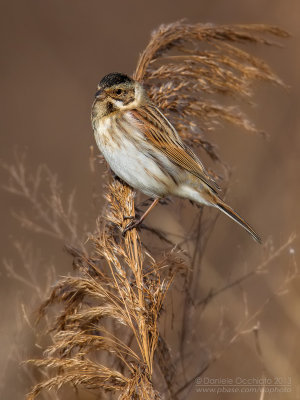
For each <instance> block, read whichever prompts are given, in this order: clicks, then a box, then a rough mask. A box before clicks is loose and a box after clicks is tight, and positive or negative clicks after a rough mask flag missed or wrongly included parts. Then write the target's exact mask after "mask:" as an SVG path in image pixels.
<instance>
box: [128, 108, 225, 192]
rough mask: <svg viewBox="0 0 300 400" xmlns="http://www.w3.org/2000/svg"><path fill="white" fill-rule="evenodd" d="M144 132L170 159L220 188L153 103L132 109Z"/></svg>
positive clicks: (215, 188) (212, 185) (211, 185)
mask: <svg viewBox="0 0 300 400" xmlns="http://www.w3.org/2000/svg"><path fill="white" fill-rule="evenodd" d="M131 114H132V115H133V116H134V117H135V119H136V121H137V123H138V124H139V129H140V130H141V131H142V132H143V133H144V135H145V137H146V139H147V141H149V142H150V143H151V144H152V145H153V146H155V148H156V149H158V150H159V151H161V152H162V153H164V154H165V155H166V156H167V157H168V158H169V159H170V161H172V162H173V163H174V164H176V165H178V166H180V167H181V168H183V169H185V170H186V171H189V172H190V173H191V174H193V175H195V176H196V177H197V178H199V179H200V180H201V181H202V182H204V183H205V184H206V185H208V186H209V187H210V188H211V189H212V190H213V191H214V192H216V190H219V186H218V185H217V183H216V182H215V181H214V180H213V179H212V178H211V177H210V176H209V175H208V174H207V172H206V171H205V168H204V167H203V165H202V163H201V161H200V160H199V159H198V157H197V156H196V155H195V154H194V152H193V151H192V150H191V149H190V148H189V147H187V146H186V145H185V144H184V143H183V141H182V140H181V138H180V136H179V135H178V133H177V132H176V130H175V128H174V127H173V126H172V124H171V123H170V122H169V121H168V120H167V118H166V117H165V116H164V115H163V114H162V113H161V112H160V111H159V109H158V108H157V107H155V106H153V105H147V106H144V107H139V108H137V109H135V110H132V111H131Z"/></svg>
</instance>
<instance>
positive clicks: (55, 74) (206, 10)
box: [0, 0, 300, 399]
mask: <svg viewBox="0 0 300 400" xmlns="http://www.w3.org/2000/svg"><path fill="white" fill-rule="evenodd" d="M0 5H1V14H0V19H1V23H0V29H1V36H0V42H1V54H2V57H1V64H0V68H1V75H0V79H1V119H0V124H1V147H0V157H1V159H2V160H4V161H6V162H12V161H13V154H14V151H16V150H18V151H19V152H23V150H24V149H26V151H27V161H28V165H29V166H30V167H31V168H33V169H34V168H35V167H36V166H38V165H39V164H42V163H44V164H47V165H48V166H49V167H50V168H51V170H52V171H54V172H55V173H57V175H58V177H59V180H60V181H61V182H63V187H64V190H65V191H66V192H68V191H70V190H72V189H73V188H76V204H77V209H78V210H79V212H80V217H81V219H82V221H84V220H85V219H87V218H88V215H87V212H88V207H87V204H88V205H89V203H90V202H91V194H92V191H93V185H94V182H93V180H92V177H91V174H90V171H89V163H88V159H89V148H90V145H94V139H93V134H92V130H91V126H90V108H91V103H92V100H93V95H94V92H95V88H96V85H97V82H98V81H99V80H100V79H101V77H102V76H103V75H105V74H106V73H108V72H112V71H120V72H125V73H129V74H130V73H131V72H132V71H133V70H134V68H135V64H136V61H137V57H138V54H139V52H140V51H141V50H142V49H143V48H144V46H145V45H146V44H147V41H148V39H149V36H150V32H151V31H152V30H153V29H154V28H156V27H157V26H158V25H160V24H161V23H168V22H172V21H175V20H178V19H182V18H187V19H188V21H190V22H215V23H269V24H274V25H278V26H280V27H282V28H283V29H286V30H288V31H289V32H290V33H291V34H292V37H291V38H290V39H288V40H286V41H285V43H284V47H283V48H272V49H271V48H262V47H260V48H258V47H257V48H255V47H254V48H249V50H250V52H252V53H253V54H256V55H258V56H261V57H263V58H264V59H265V60H266V61H267V62H268V63H269V64H270V65H271V67H272V68H273V70H274V71H275V72H277V74H278V75H279V76H280V77H281V78H282V79H283V81H284V82H285V83H287V84H288V85H289V86H290V89H289V90H287V91H286V90H284V89H281V88H277V87H270V86H268V85H263V86H262V87H261V88H258V90H257V96H256V98H255V100H256V104H257V105H256V107H254V108H253V109H252V110H251V116H252V118H253V120H254V122H255V123H256V124H257V125H258V126H259V127H260V128H261V129H262V130H264V131H267V132H268V133H269V134H270V139H269V140H267V141H265V140H263V139H262V138H261V137H259V136H252V135H250V134H245V133H244V132H240V131H239V130H237V129H234V130H232V129H223V130H221V131H220V133H216V134H215V137H214V139H215V141H216V142H217V144H218V146H219V150H220V153H221V155H222V157H223V159H224V160H225V161H226V162H228V163H229V164H230V165H231V166H232V167H233V173H232V180H231V186H230V192H229V195H228V198H229V199H230V203H231V204H232V205H233V206H234V207H235V208H236V209H237V210H239V211H240V212H241V214H242V215H244V216H246V217H247V218H248V219H249V221H250V222H251V223H252V224H253V225H254V226H255V227H256V229H257V231H258V232H260V233H261V234H262V236H263V237H264V238H265V239H268V238H270V237H272V238H273V242H274V246H275V247H277V246H280V245H281V244H282V243H283V242H285V241H286V240H287V238H288V237H289V235H290V234H291V233H292V232H297V231H298V230H299V227H300V223H299V217H300V212H299V194H300V191H299V189H300V186H299V172H300V166H299V153H300V138H299V133H300V132H299V127H300V120H299V95H300V74H299V67H300V63H299V58H300V50H299V48H300V47H299V39H300V24H299V15H300V14H299V13H300V2H299V0H289V1H286V0H273V1H270V0H242V1H241V0H227V1H224V0H211V1H209V2H208V1H204V0H185V1H179V0H173V1H156V0H152V1H150V2H142V1H117V2H104V1H100V0H87V1H83V0H81V1H79V0H43V1H37V0H35V1H34V0H27V1H22V0H14V1H8V0H7V1H3V0H2V1H0ZM233 143H234V144H233ZM99 168H100V167H99ZM1 181H2V182H6V174H5V172H4V171H2V170H1ZM100 185H101V183H100V182H99V186H100ZM0 199H1V208H0V210H1V227H2V229H1V233H0V234H1V240H0V243H1V254H2V257H3V258H6V259H12V260H15V265H16V268H22V263H21V262H20V261H19V260H18V259H17V258H16V257H15V251H14V248H13V246H12V242H13V241H15V240H19V239H20V240H21V239H22V238H23V239H24V238H25V237H26V236H27V233H26V232H25V231H22V230H21V229H20V228H19V225H18V223H17V222H15V220H14V219H13V217H12V213H11V212H12V211H13V210H19V209H20V208H21V209H22V208H23V207H25V208H26V206H25V205H23V203H22V200H21V199H18V198H16V197H14V196H12V195H10V194H7V193H6V192H4V191H2V193H1V197H0ZM164 211H165V209H164ZM158 215H159V210H158V211H156V212H155V214H154V217H153V218H154V220H155V218H157V216H158ZM166 218H168V219H169V218H172V214H171V213H170V214H169V213H168V215H167V216H166ZM30 238H31V240H32V241H33V243H34V244H35V246H36V247H37V248H40V249H41V251H42V256H43V257H44V258H46V259H47V262H49V263H53V264H55V265H56V266H57V270H58V271H59V273H60V274H66V273H68V271H70V270H71V265H70V262H69V260H68V262H65V261H66V260H67V259H66V256H65V255H64V253H63V251H62V245H61V243H55V242H54V241H53V243H52V242H51V241H50V240H49V243H48V239H46V240H45V238H40V237H39V236H38V235H30ZM298 243H299V242H298V240H297V239H296V241H295V243H294V244H293V248H294V250H295V252H296V253H295V254H296V256H297V245H298ZM48 244H49V246H48ZM47 246H48V247H47ZM43 249H48V253H47V252H44V250H43ZM216 249H217V250H216ZM55 250H57V251H58V255H57V256H55V255H54V254H55ZM286 253H288V250H286ZM262 256H263V254H262V250H261V249H258V247H257V246H256V245H255V244H254V243H252V242H251V241H250V240H249V238H248V236H247V235H244V234H243V233H241V230H240V228H238V227H236V226H234V224H232V223H231V222H230V221H228V220H227V219H226V218H225V217H224V218H223V217H222V218H220V220H219V221H218V224H217V227H216V229H215V232H214V236H213V241H211V242H210V245H209V249H208V253H207V255H206V257H207V264H208V265H211V268H212V270H213V271H214V273H215V274H216V275H218V276H219V279H220V276H224V277H225V276H228V275H229V274H230V273H231V272H230V271H231V268H232V267H233V266H235V267H236V268H239V267H241V268H242V267H243V266H244V264H243V263H244V262H245V260H247V262H248V264H249V266H250V267H251V265H252V262H253V263H254V262H257V260H259V259H260V258H261V257H262ZM224 260H228V261H224ZM277 263H278V264H280V265H278V267H282V269H284V268H285V263H286V264H287V263H288V256H286V257H281V258H280V259H279V260H277ZM40 267H41V268H40V271H39V273H40V274H41V276H42V275H43V274H44V271H43V264H42V263H41V266H40ZM1 271H2V273H1V294H0V300H1V302H0V309H1V315H2V322H1V327H0V338H1V347H0V371H2V374H3V375H2V378H1V385H2V390H3V394H2V395H1V399H21V398H23V395H24V393H25V392H26V390H28V380H26V378H24V376H23V375H22V374H23V372H22V371H21V370H19V369H18V368H17V365H16V363H15V364H14V363H13V361H11V360H12V359H13V358H14V355H13V354H11V353H12V352H13V351H14V341H15V340H16V339H15V338H16V336H15V335H16V329H17V326H16V318H17V316H16V309H17V305H18V304H19V303H20V301H28V302H30V290H28V288H26V286H24V285H22V283H20V282H16V281H15V280H13V279H10V278H9V277H7V276H6V273H5V271H4V269H3V268H2V267H1ZM280 276H281V275H279V277H278V279H280ZM261 279H265V281H264V284H259V283H258V285H257V286H255V285H254V286H253V287H252V289H251V290H252V292H250V293H252V294H253V297H256V298H257V297H259V296H260V295H261V292H260V291H262V292H265V291H267V292H268V291H269V292H270V293H271V292H272V287H271V286H272V285H271V284H270V285H269V284H268V278H261ZM203 284H204V285H205V283H203ZM297 287H298V289H299V282H297V281H294V282H293V283H292V284H291V285H290V287H289V293H288V294H286V295H285V296H284V297H279V298H276V299H274V300H273V302H271V304H270V305H268V307H267V309H266V310H265V312H264V318H263V319H262V320H261V321H260V322H261V324H262V326H261V329H262V341H263V349H264V351H263V354H264V357H265V359H264V362H265V364H267V365H268V367H269V366H271V370H269V373H271V374H273V375H275V376H284V377H288V376H291V377H292V382H293V391H292V393H290V394H281V395H276V396H277V397H275V395H274V397H272V398H276V399H277V398H278V399H279V398H282V399H296V398H297V399H300V391H299V386H298V385H299V370H300V359H299V339H300V337H299V327H300V318H299V300H300V296H299V292H298V291H297ZM231 301H232V299H231ZM36 306H38V304H36ZM225 307H226V305H225ZM228 307H229V309H227V312H232V308H231V306H230V303H228ZM17 340H18V341H20V340H21V341H24V345H22V346H21V347H22V351H23V353H22V354H21V358H22V357H24V358H25V359H26V358H27V357H28V353H30V346H32V344H31V343H30V344H29V342H30V341H29V340H28V338H27V335H26V334H25V333H24V336H21V337H20V336H18V337H17ZM250 342H251V341H250ZM242 352H243V353H242ZM253 353H254V346H253V343H252V344H249V343H248V344H242V345H241V346H240V347H235V350H233V353H232V354H233V355H231V357H230V358H228V357H227V358H226V357H224V361H222V360H221V361H220V363H219V364H218V369H217V370H214V369H212V372H211V376H213V377H226V376H229V375H230V376H234V375H236V374H237V373H238V372H239V373H241V372H240V370H241V365H240V364H241V362H242V361H243V360H248V363H247V366H248V367H247V368H246V369H245V370H244V374H243V376H253V374H254V371H257V374H258V375H260V374H261V367H260V364H259V363H258V362H257V360H256V358H257V356H256V355H255V354H253ZM240 356H242V360H240ZM9 357H10V358H9ZM255 360H256V361H255ZM222 363H223V364H222ZM250 366H252V367H253V368H252V367H250ZM220 371H221V372H220ZM222 371H224V373H222ZM204 396H205V395H203V396H202V397H201V395H200V394H197V393H195V392H193V391H191V392H190V394H189V396H188V398H191V399H198V398H204ZM206 396H207V395H206ZM207 397H208V396H207ZM209 398H212V399H214V398H216V397H213V395H211V397H209ZM218 398H232V397H218ZM236 398H240V397H239V395H237V397H236ZM245 398H247V399H258V398H259V395H258V394H256V395H253V394H247V395H245ZM269 398H271V397H269Z"/></svg>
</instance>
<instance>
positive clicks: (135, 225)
mask: <svg viewBox="0 0 300 400" xmlns="http://www.w3.org/2000/svg"><path fill="white" fill-rule="evenodd" d="M141 222H142V221H140V220H137V221H132V222H130V223H129V224H128V225H127V226H126V227H125V228H124V230H123V232H122V236H125V234H126V232H128V231H131V229H134V228H137V227H138V226H139V225H140V223H141Z"/></svg>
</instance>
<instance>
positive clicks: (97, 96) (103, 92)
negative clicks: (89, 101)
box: [95, 89, 106, 100]
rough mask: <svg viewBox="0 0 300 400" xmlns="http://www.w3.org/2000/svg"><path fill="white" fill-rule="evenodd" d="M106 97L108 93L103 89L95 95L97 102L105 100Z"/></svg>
mask: <svg viewBox="0 0 300 400" xmlns="http://www.w3.org/2000/svg"><path fill="white" fill-rule="evenodd" d="M105 96H106V93H105V91H104V90H103V89H99V90H97V92H96V94H95V98H96V99H97V100H104V98H105Z"/></svg>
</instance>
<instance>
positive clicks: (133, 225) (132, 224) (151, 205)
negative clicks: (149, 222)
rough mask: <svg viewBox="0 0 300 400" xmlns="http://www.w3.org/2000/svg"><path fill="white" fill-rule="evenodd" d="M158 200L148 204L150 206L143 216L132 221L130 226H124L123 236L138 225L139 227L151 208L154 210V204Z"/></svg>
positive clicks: (157, 200)
mask: <svg viewBox="0 0 300 400" xmlns="http://www.w3.org/2000/svg"><path fill="white" fill-rule="evenodd" d="M159 200H160V199H155V200H154V201H153V202H152V204H150V206H149V207H148V208H147V210H146V211H145V212H144V214H143V215H142V216H141V217H140V218H139V219H138V220H137V221H133V222H130V224H128V225H127V226H126V228H125V229H124V230H123V233H122V234H123V236H125V233H126V232H127V231H130V230H131V229H133V228H136V227H137V226H138V225H140V224H141V223H142V222H143V221H144V219H145V218H146V217H147V215H148V214H149V213H150V211H151V210H152V208H154V207H155V206H156V204H157V203H158V202H159Z"/></svg>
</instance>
